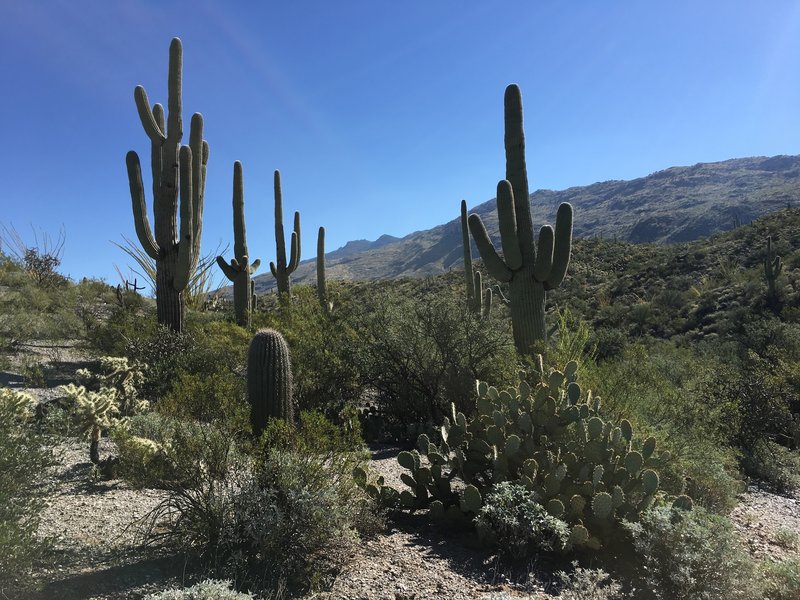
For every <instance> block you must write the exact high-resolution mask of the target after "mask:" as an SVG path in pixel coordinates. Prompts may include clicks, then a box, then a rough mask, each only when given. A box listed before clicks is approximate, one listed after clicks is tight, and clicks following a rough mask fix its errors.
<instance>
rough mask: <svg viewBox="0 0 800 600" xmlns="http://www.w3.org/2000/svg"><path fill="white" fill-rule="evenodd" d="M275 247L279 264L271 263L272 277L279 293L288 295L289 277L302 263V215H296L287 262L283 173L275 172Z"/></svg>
mask: <svg viewBox="0 0 800 600" xmlns="http://www.w3.org/2000/svg"><path fill="white" fill-rule="evenodd" d="M275 246H276V251H277V264H275V263H274V262H270V263H269V268H270V271H272V276H273V277H275V279H276V280H277V282H278V293H279V294H286V295H288V294H289V292H290V291H291V283H290V281H289V275H291V274H292V273H294V270H295V269H297V265H298V264H299V263H300V213H299V212H297V211H295V213H294V231H292V241H291V254H290V255H289V262H288V264H287V262H286V237H285V236H284V234H283V197H282V194H281V172H280V171H275Z"/></svg>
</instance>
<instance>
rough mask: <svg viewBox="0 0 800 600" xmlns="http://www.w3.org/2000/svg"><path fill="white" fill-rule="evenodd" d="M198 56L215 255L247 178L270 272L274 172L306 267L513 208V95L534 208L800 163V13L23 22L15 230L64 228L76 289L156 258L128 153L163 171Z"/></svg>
mask: <svg viewBox="0 0 800 600" xmlns="http://www.w3.org/2000/svg"><path fill="white" fill-rule="evenodd" d="M174 36H178V37H180V38H181V39H182V40H183V46H184V88H183V89H184V94H183V103H184V121H185V129H186V137H185V139H188V123H189V119H190V116H191V113H192V112H195V111H199V112H201V113H203V115H204V117H205V123H206V129H205V137H206V139H207V140H208V142H209V144H210V147H211V157H210V160H209V165H208V178H207V188H206V200H205V219H204V230H203V249H204V252H210V251H212V250H213V249H214V248H216V247H217V245H218V244H219V243H220V242H222V243H223V244H225V243H229V242H230V243H231V246H232V235H233V234H232V214H231V181H232V170H233V161H234V160H241V161H242V162H243V164H244V178H245V206H246V213H247V227H248V243H249V246H250V253H251V255H252V256H254V257H260V258H261V259H262V262H264V264H267V262H268V261H269V260H274V258H275V247H274V246H275V242H274V233H273V219H272V211H273V196H272V172H273V170H274V169H280V170H281V172H282V176H283V193H284V212H285V216H286V226H287V228H289V227H290V226H291V222H290V218H291V213H292V212H293V211H294V210H300V212H301V215H302V222H303V237H304V242H305V244H304V248H303V258H311V257H312V256H313V255H314V253H315V245H316V244H315V241H316V230H317V227H318V226H319V225H325V226H326V230H327V246H328V250H332V249H334V248H336V247H338V246H341V245H342V244H344V243H345V242H346V241H348V240H351V239H359V238H367V239H375V238H377V237H378V236H379V235H381V234H383V233H389V234H392V235H397V236H402V235H405V234H408V233H410V232H412V231H415V230H419V229H426V228H429V227H432V226H434V225H437V224H439V223H443V222H445V221H448V220H450V219H453V218H455V217H456V216H457V215H458V211H459V202H460V200H461V199H462V198H466V199H467V202H468V204H469V205H470V206H473V205H476V204H479V203H481V202H484V201H486V200H488V199H490V198H492V197H493V195H494V191H495V187H496V184H497V181H498V179H500V178H501V177H502V176H503V173H504V157H503V145H502V136H503V131H502V99H503V90H504V88H505V86H506V85H507V84H508V83H511V82H516V83H518V84H519V85H520V86H521V88H522V92H523V100H524V106H525V123H526V133H527V141H528V169H529V176H530V180H531V181H530V185H531V189H537V188H551V189H563V188H566V187H570V186H574V185H584V184H589V183H592V182H595V181H602V180H608V179H630V178H634V177H639V176H643V175H646V174H648V173H651V172H653V171H656V170H660V169H663V168H666V167H669V166H673V165H685V164H694V163H696V162H710V161H717V160H724V159H727V158H734V157H740V156H752V155H775V154H797V153H800V3H798V2H785V1H781V0H771V1H770V2H752V1H737V0H706V1H702V2H698V1H697V0H673V1H669V2H667V1H661V2H656V1H645V0H637V1H632V0H631V1H627V0H603V1H600V0H596V1H590V0H584V1H578V0H575V1H572V2H567V1H566V0H564V1H546V0H541V1H536V2H533V1H531V0H527V1H505V2H500V1H493V0H482V1H477V0H475V1H466V0H459V1H455V0H436V1H432V0H426V1H416V0H406V1H405V2H386V1H380V0H369V1H367V0H364V1H361V0H359V1H345V0H342V1H339V2H330V1H327V2H326V1H302V0H298V1H297V2H264V1H261V2H244V1H240V2H237V1H227V2H224V3H223V2H213V1H209V0H195V1H191V2H189V1H186V2H183V1H168V0H161V1H156V0H151V1H145V0H126V1H124V2H122V1H120V2H97V1H83V0H70V1H69V2H66V1H55V0H31V1H29V2H11V1H6V2H2V3H0V73H2V80H3V85H2V87H3V92H2V93H0V112H1V113H2V115H3V116H2V118H1V119H0V139H2V141H3V144H2V148H1V149H0V186H2V187H0V198H2V203H1V205H0V206H1V207H2V211H1V212H0V222H2V223H4V224H13V225H14V226H15V227H16V228H17V229H18V230H19V231H20V233H22V234H23V237H25V238H26V239H31V234H30V227H31V225H33V226H35V227H36V228H37V230H44V231H48V232H50V233H55V232H57V231H58V229H59V227H61V226H62V225H63V227H64V228H65V230H66V236H67V239H66V246H65V253H64V260H63V265H62V271H63V272H64V273H66V274H69V275H71V276H72V277H74V278H78V277H81V276H84V275H86V276H94V277H105V278H106V279H107V280H108V281H109V282H111V283H116V282H117V277H116V274H115V271H114V264H117V265H119V266H120V267H121V268H122V269H123V271H127V269H126V265H127V264H128V263H129V262H130V261H129V260H127V259H126V257H125V256H124V255H123V254H122V253H121V252H120V251H118V250H117V249H116V248H115V247H114V246H113V245H112V244H111V243H110V241H112V240H114V241H121V240H122V236H123V235H126V236H128V237H130V238H135V234H134V230H133V220H132V215H131V207H130V196H129V193H128V183H127V177H126V172H125V153H126V152H127V151H128V150H130V149H134V150H136V151H138V152H139V153H140V156H141V157H142V162H146V161H147V159H148V157H149V143H148V140H147V138H146V136H145V134H144V131H143V130H142V128H141V125H140V123H139V120H138V117H137V115H136V109H135V106H134V102H133V89H134V87H135V86H136V85H137V84H143V85H144V86H145V88H146V89H147V92H148V94H149V97H150V100H151V102H162V103H165V102H166V75H167V56H168V47H169V42H170V39H171V38H172V37H174ZM146 176H147V175H146ZM148 185H149V184H148V183H145V188H146V189H147V190H148V203H151V198H150V197H149V189H148ZM535 216H536V215H535V213H534V218H535ZM575 218H576V219H580V207H576V217H575ZM228 254H230V252H229V253H228Z"/></svg>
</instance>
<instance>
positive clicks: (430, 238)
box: [254, 155, 800, 293]
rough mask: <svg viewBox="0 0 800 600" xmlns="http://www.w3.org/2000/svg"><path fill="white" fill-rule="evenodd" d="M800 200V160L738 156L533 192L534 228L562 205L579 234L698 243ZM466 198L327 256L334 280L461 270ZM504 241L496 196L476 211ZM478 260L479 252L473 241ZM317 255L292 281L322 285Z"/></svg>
mask: <svg viewBox="0 0 800 600" xmlns="http://www.w3.org/2000/svg"><path fill="white" fill-rule="evenodd" d="M798 197H800V156H796V155H778V156H771V157H765V156H756V157H744V158H732V159H728V160H724V161H717V162H704V163H697V164H694V165H691V166H673V167H668V168H666V169H662V170H659V171H655V172H653V173H651V174H649V175H645V176H643V177H638V178H635V179H629V180H619V179H614V180H607V181H601V182H596V183H593V184H590V185H585V186H572V187H569V188H566V189H564V190H548V189H537V190H536V191H534V192H533V193H532V194H531V195H530V202H531V209H532V214H533V219H534V226H536V227H539V226H541V225H542V224H544V223H553V222H554V219H555V212H556V210H557V208H558V206H559V205H560V204H561V203H562V202H570V203H571V204H572V205H573V207H574V209H575V224H574V235H575V236H576V237H606V238H615V239H619V240H622V241H628V242H634V243H662V244H663V243H679V242H688V241H693V240H696V239H698V238H701V237H706V236H709V235H711V234H714V233H718V232H720V231H726V230H728V229H731V228H733V226H734V222H735V221H736V220H738V221H739V222H741V223H747V222H749V221H751V220H753V219H755V218H758V217H760V216H763V215H765V214H768V213H770V212H773V211H775V210H777V209H780V208H784V207H786V206H787V204H791V203H793V202H795V201H796V199H797V198H798ZM459 200H460V199H454V201H453V215H454V218H453V220H451V221H448V222H447V223H443V224H440V225H436V226H434V227H432V228H429V229H425V230H420V231H416V232H413V233H409V234H408V235H406V236H404V237H395V236H390V235H386V234H384V235H382V236H380V237H379V238H378V239H377V240H375V241H368V240H353V241H350V242H348V243H347V244H345V245H344V246H342V247H341V248H338V249H336V250H334V251H332V252H329V253H326V255H325V258H326V265H327V277H328V279H331V280H334V279H384V278H393V277H424V276H429V275H436V274H438V273H442V272H445V271H447V270H450V269H452V268H460V267H461V257H462V250H461V226H460V222H459V217H458V205H459ZM470 212H471V213H476V214H478V215H480V217H481V219H482V220H483V222H484V223H485V225H486V228H487V230H488V231H489V235H490V236H491V237H492V239H493V240H494V241H498V239H499V232H498V225H497V213H496V205H495V199H494V198H492V199H489V200H487V201H485V202H482V203H480V204H478V205H477V206H474V207H473V208H472V209H471V211H470ZM473 255H474V256H477V250H476V249H475V247H474V243H473ZM315 261H316V258H311V259H307V260H305V261H302V262H301V263H300V265H299V266H298V269H297V271H296V272H295V273H294V274H293V276H292V279H293V281H294V282H295V283H301V284H303V283H306V284H308V283H313V282H314V281H315V280H316V273H315ZM254 281H255V285H256V291H257V292H259V293H263V292H265V291H270V290H271V289H272V288H274V286H275V281H274V278H273V277H272V275H271V274H263V275H260V276H258V277H255V278H254Z"/></svg>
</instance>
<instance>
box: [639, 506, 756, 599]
mask: <svg viewBox="0 0 800 600" xmlns="http://www.w3.org/2000/svg"><path fill="white" fill-rule="evenodd" d="M625 527H626V528H627V530H628V531H629V532H630V535H631V538H632V541H633V546H634V549H635V551H636V557H637V558H638V560H639V561H640V563H639V564H640V566H639V567H638V568H636V569H635V573H636V574H638V576H639V577H640V578H641V580H642V582H643V583H644V586H645V589H647V590H649V594H650V597H653V598H664V599H672V598H692V599H697V600H705V599H707V600H712V599H713V600H717V599H718V598H725V599H726V600H728V599H729V600H733V599H735V598H742V599H743V600H744V599H746V598H754V597H758V592H757V591H756V590H754V589H753V587H752V585H753V580H754V577H753V575H754V573H753V567H752V564H751V563H750V561H749V560H748V558H747V557H746V555H745V554H744V552H743V551H742V548H741V546H740V544H739V542H738V540H737V538H736V534H735V531H734V529H733V526H732V525H731V523H730V521H729V520H728V519H727V518H725V517H722V516H719V515H714V514H711V513H708V512H706V511H705V510H704V509H702V508H699V507H698V508H695V510H692V511H683V510H678V509H671V508H667V507H658V508H654V509H652V510H650V511H647V512H645V513H644V514H643V515H642V516H641V518H640V520H639V522H638V523H626V524H625Z"/></svg>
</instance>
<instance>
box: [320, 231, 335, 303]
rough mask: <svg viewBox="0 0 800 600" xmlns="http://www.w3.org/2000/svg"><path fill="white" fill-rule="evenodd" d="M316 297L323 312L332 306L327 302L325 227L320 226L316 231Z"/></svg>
mask: <svg viewBox="0 0 800 600" xmlns="http://www.w3.org/2000/svg"><path fill="white" fill-rule="evenodd" d="M317 298H318V299H319V303H320V304H321V305H322V309H323V310H324V311H325V312H330V310H331V309H332V308H333V307H332V305H331V304H329V303H328V284H327V278H326V277H325V228H324V227H320V228H319V232H318V233H317Z"/></svg>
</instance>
